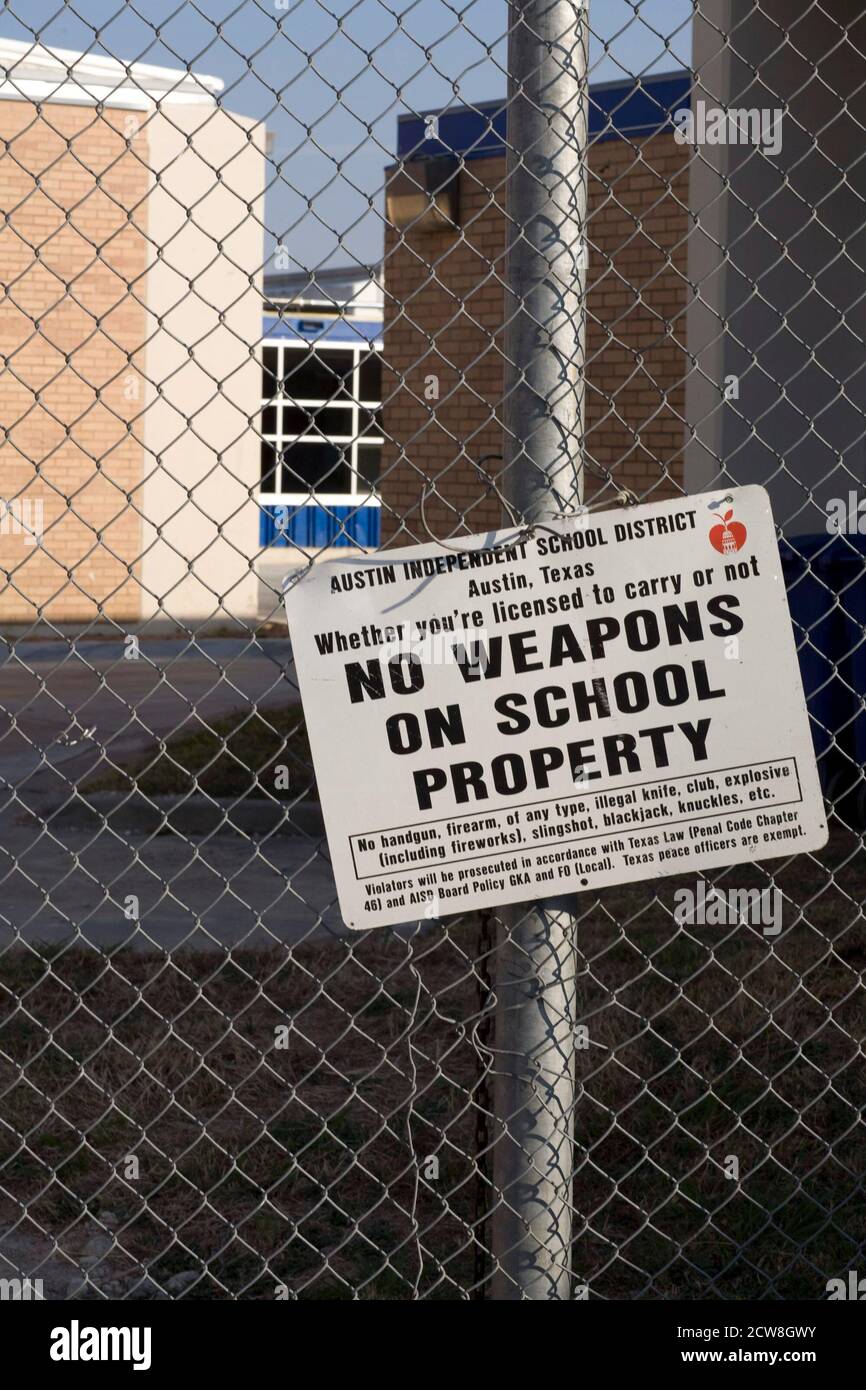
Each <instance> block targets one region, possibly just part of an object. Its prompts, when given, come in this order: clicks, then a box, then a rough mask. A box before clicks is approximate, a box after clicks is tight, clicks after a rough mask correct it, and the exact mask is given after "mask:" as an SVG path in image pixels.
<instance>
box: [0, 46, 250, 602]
mask: <svg viewBox="0 0 866 1390" xmlns="http://www.w3.org/2000/svg"><path fill="white" fill-rule="evenodd" d="M221 89H222V82H221V81H219V80H218V79H216V78H212V77H208V76H205V75H203V74H198V73H190V72H187V71H186V70H183V71H181V70H174V69H170V68H162V67H154V66H151V65H148V64H143V63H134V64H132V65H131V66H129V67H127V66H126V65H124V64H122V63H120V62H118V61H116V60H115V59H113V58H107V57H97V56H92V55H90V54H86V55H82V54H80V53H74V52H68V51H63V50H57V49H52V50H51V51H48V50H47V49H45V48H42V47H39V46H38V45H34V44H29V43H23V42H17V41H12V40H8V39H3V40H2V41H0V139H2V142H3V143H2V146H0V191H2V206H3V209H4V212H5V221H4V223H3V225H2V227H0V275H2V285H3V297H2V303H0V355H2V358H3V361H4V371H3V373H2V378H0V402H2V416H0V418H2V423H3V427H4V428H3V433H2V438H0V480H2V482H0V491H2V503H3V506H2V516H0V575H2V590H0V620H2V621H3V622H4V623H29V622H32V621H34V620H35V618H36V617H37V615H38V614H39V613H40V612H41V613H42V615H43V616H45V617H47V618H49V619H50V620H51V621H54V622H65V621H70V622H81V621H88V620H92V619H95V618H99V617H100V616H107V617H109V618H112V619H115V620H118V621H136V620H144V619H148V618H150V617H153V616H154V615H167V616H172V617H182V618H184V619H185V620H192V621H198V620H202V619H206V618H209V617H211V616H214V615H217V616H218V615H220V614H221V613H230V614H234V615H238V614H254V613H255V612H256V608H257V602H258V588H257V580H256V576H255V574H254V573H253V572H252V570H251V568H250V557H251V554H252V553H254V550H255V546H256V541H257V533H256V527H255V505H254V503H252V502H251V497H252V496H253V494H254V492H255V490H256V488H257V486H258V482H259V467H260V459H259V441H258V433H257V421H258V415H259V411H260V405H261V366H260V361H259V359H258V344H259V341H260V338H261V331H262V297H261V296H262V291H261V265H262V260H263V236H262V228H263V223H264V205H263V204H264V200H263V190H264V185H265V177H264V129H263V127H262V126H261V125H260V124H257V123H256V122H255V121H252V120H250V119H249V118H247V117H244V116H240V115H238V114H237V113H236V112H233V111H230V110H228V109H226V108H225V107H224V106H221V105H220V104H219V103H218V101H217V96H218V94H219V92H220V91H221ZM217 171H218V173H219V178H217Z"/></svg>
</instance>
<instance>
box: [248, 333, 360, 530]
mask: <svg viewBox="0 0 866 1390" xmlns="http://www.w3.org/2000/svg"><path fill="white" fill-rule="evenodd" d="M316 347H321V349H322V351H323V352H339V353H345V355H346V359H347V366H348V362H349V359H351V363H352V373H351V377H349V375H348V373H347V374H346V378H345V379H346V386H347V388H348V390H349V394H350V399H349V400H330V399H328V400H326V399H320V400H313V399H310V398H308V397H303V398H302V397H298V396H293V395H291V394H289V393H280V394H278V395H276V396H270V397H266V396H262V401H261V408H262V410H264V409H265V408H266V407H267V406H270V405H276V406H277V407H278V409H279V407H280V406H286V405H290V406H298V407H300V408H301V409H308V410H310V411H313V410H331V409H335V410H343V411H345V413H346V416H347V417H348V419H349V421H350V427H351V432H350V433H347V434H339V435H337V434H328V435H326V434H324V433H323V432H322V431H321V430H313V431H311V432H310V433H306V434H285V433H283V431H282V421H283V415H282V411H281V410H280V411H279V414H278V416H277V423H278V425H279V426H280V429H279V431H278V433H276V434H266V433H265V431H264V429H262V431H261V440H262V442H263V443H265V444H271V445H273V447H274V448H275V449H276V450H277V451H278V452H279V451H280V450H283V449H286V448H287V447H288V446H289V445H291V444H298V443H303V442H305V441H309V442H311V443H317V444H321V443H326V444H335V445H337V446H339V447H343V448H345V450H346V462H347V463H348V465H349V477H350V482H351V487H352V491H351V492H315V491H313V490H310V491H309V492H299V491H293V492H284V491H281V490H277V491H275V492H264V491H263V490H262V488H261V485H260V486H259V487H258V488H257V490H256V494H255V496H256V501H257V502H259V503H261V504H262V505H263V506H292V507H300V506H304V505H308V506H312V505H315V504H317V503H319V504H321V505H323V506H331V507H336V506H351V505H353V504H354V505H355V506H359V507H360V506H365V507H380V506H381V505H382V504H381V499H380V497H379V495H378V493H377V492H376V490H375V488H374V487H372V486H371V484H370V483H367V482H365V481H364V480H363V479H362V478H361V476H360V474H359V472H358V445H359V444H375V445H378V447H379V448H381V447H382V445H383V444H384V443H385V439H384V436H383V435H381V434H364V435H361V434H360V423H359V412H360V411H362V410H381V409H382V402H381V400H378V401H370V400H361V398H360V394H359V393H360V389H361V375H360V371H361V360H362V358H363V357H364V356H365V355H366V354H367V353H368V352H378V351H381V347H382V344H381V341H380V340H379V339H376V340H375V341H372V342H370V343H369V344H361V343H338V342H334V341H333V340H329V339H327V338H326V337H323V338H321V339H319V340H316V341H313V342H310V341H309V340H307V339H305V338H264V339H263V340H262V349H264V348H278V349H279V351H278V354H277V373H276V375H277V381H278V382H281V381H283V380H284V378H285V372H284V361H285V358H284V353H285V352H286V351H289V352H297V350H298V348H304V349H306V350H307V351H309V350H310V349H311V348H313V349H315V348H316ZM261 365H262V372H264V357H263V358H262V364H261ZM290 388H291V384H290ZM280 481H282V479H280Z"/></svg>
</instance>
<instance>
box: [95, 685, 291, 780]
mask: <svg viewBox="0 0 866 1390" xmlns="http://www.w3.org/2000/svg"><path fill="white" fill-rule="evenodd" d="M281 766H282V767H285V768H286V769H287V770H288V775H287V776H285V777H281V778H278V777H277V768H278V767H281ZM280 783H283V785H280ZM135 788H138V790H139V791H141V792H143V793H144V794H145V795H147V796H177V795H183V794H184V793H188V792H192V791H196V790H198V791H202V792H205V793H207V795H208V796H213V797H231V798H239V797H244V796H252V797H266V796H269V797H275V798H276V799H277V800H280V801H289V800H291V801H295V800H297V798H298V791H299V788H301V789H306V791H307V794H308V795H311V796H315V790H316V788H315V778H314V775H313V760H312V756H311V754H310V745H309V743H308V741H307V731H306V726H305V724H304V716H303V712H302V710H301V706H300V705H299V704H291V705H284V706H279V707H276V708H274V709H266V710H261V711H255V712H251V711H250V710H248V709H242V710H234V711H233V712H232V713H231V714H227V715H223V716H222V717H221V718H219V719H213V720H210V721H209V722H208V723H207V724H204V723H203V722H202V721H201V720H200V719H198V718H196V717H193V718H191V719H189V720H187V722H186V724H185V726H184V727H183V728H182V729H181V731H180V732H179V733H177V734H174V735H173V736H172V737H171V738H170V739H166V740H163V741H162V742H160V743H154V744H153V747H152V748H150V749H148V750H147V751H146V752H144V753H139V754H137V755H136V757H134V758H132V759H130V760H129V761H128V762H125V763H124V764H123V766H122V767H117V768H109V769H107V770H105V771H101V772H97V773H96V774H95V775H94V776H93V777H91V778H90V779H89V781H88V782H87V783H86V784H85V787H84V790H85V791H89V792H94V791H133V790H134V789H135Z"/></svg>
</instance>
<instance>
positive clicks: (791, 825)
mask: <svg viewBox="0 0 866 1390" xmlns="http://www.w3.org/2000/svg"><path fill="white" fill-rule="evenodd" d="M286 608H287V613H288V620H289V631H290V635H291V639H292V646H293V651H294V658H295V662H296V668H297V673H298V680H299V682H300V689H301V696H302V700H303V706H304V714H305V717H306V723H307V729H308V733H309V737H310V744H311V747H312V752H313V760H314V764H315V770H316V778H317V782H318V788H319V795H320V798H321V803H322V810H323V814H324V819H325V828H326V830H327V835H328V844H329V847H330V852H331V859H332V862H333V867H334V875H335V878H336V884H337V891H338V894H339V899H340V907H341V911H342V915H343V918H344V920H345V922H346V923H347V925H348V926H350V927H356V928H362V927H373V926H383V925H386V924H389V923H398V922H408V921H412V920H416V919H418V918H423V917H425V916H426V917H440V916H446V915H448V914H451V913H459V912H465V911H469V910H473V909H477V908H483V907H492V906H495V905H496V904H500V903H509V902H517V901H521V900H530V899H535V898H539V897H546V896H549V895H557V894H563V893H570V892H591V891H594V890H596V889H599V888H603V887H605V886H607V885H609V884H613V883H626V882H629V881H631V880H637V879H649V878H658V877H661V876H663V875H666V874H682V873H686V872H692V871H695V870H703V869H710V868H714V867H718V866H720V865H723V864H731V863H740V862H743V861H746V860H752V859H768V858H772V857H773V856H776V855H791V854H795V853H801V852H803V851H805V850H814V849H818V848H819V847H820V846H821V845H823V844H825V843H826V839H827V823H826V817H825V814H824V806H823V802H822V798H821V791H820V786H819V781H818V773H817V768H816V765H815V755H814V751H813V747H812V740H811V736H810V733H809V723H808V717H807V713H806V705H805V700H804V697H803V688H802V684H801V680H800V672H799V668H798V664H797V656H796V651H795V647H794V639H793V634H792V630H791V620H790V617H789V614H788V606H787V598H786V594H785V587H784V584H783V581H782V573H781V565H780V561H779V551H778V547H777V543H776V536H775V530H774V526H773V519H772V515H771V512H770V502H769V497H768V496H767V493H766V491H765V490H764V489H763V488H760V487H743V488H735V489H733V490H732V491H731V492H730V493H724V494H722V493H720V494H717V495H716V494H705V495H702V496H698V497H689V498H682V499H679V500H675V501H671V502H662V503H653V504H650V505H647V506H638V507H631V508H627V509H623V508H618V509H617V510H615V511H610V512H604V513H595V514H592V513H584V514H583V515H581V516H579V517H574V518H569V519H568V520H567V521H564V522H562V523H556V524H553V525H550V526H548V525H545V526H543V527H538V528H535V529H533V530H531V531H527V530H519V531H518V530H511V531H500V532H497V533H495V534H490V535H487V536H474V537H468V538H466V539H465V540H460V541H459V542H458V543H454V544H453V545H451V544H450V543H449V547H448V548H445V547H443V546H441V545H437V544H435V543H431V544H430V545H423V546H413V547H411V548H408V549H404V550H393V551H381V552H379V553H378V554H375V555H371V556H359V555H358V554H356V553H352V552H347V554H346V556H345V558H343V557H341V558H340V559H339V560H333V561H328V562H325V563H321V564H317V565H315V566H313V567H312V568H311V569H310V570H309V571H308V572H307V573H306V574H305V576H304V577H303V578H302V579H301V580H299V581H298V582H297V583H296V584H295V586H294V587H293V588H292V589H291V590H290V591H289V592H288V594H287V597H286Z"/></svg>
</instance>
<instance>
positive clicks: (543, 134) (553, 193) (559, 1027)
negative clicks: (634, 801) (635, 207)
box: [491, 0, 588, 1299]
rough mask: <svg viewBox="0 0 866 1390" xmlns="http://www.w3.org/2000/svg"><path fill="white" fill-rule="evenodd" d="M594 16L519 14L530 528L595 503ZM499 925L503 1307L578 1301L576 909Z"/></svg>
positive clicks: (516, 476)
mask: <svg viewBox="0 0 866 1390" xmlns="http://www.w3.org/2000/svg"><path fill="white" fill-rule="evenodd" d="M587 21H588V16H587V9H586V6H584V5H583V4H582V3H581V0H512V3H511V5H510V22H511V28H510V34H509V48H508V73H509V104H508V151H509V153H508V160H509V168H508V181H507V205H506V207H507V234H508V238H509V249H508V258H507V271H506V286H507V288H506V295H505V310H506V330H505V353H506V358H507V362H506V392H507V394H506V402H505V444H504V451H503V452H504V457H505V469H504V490H505V496H506V501H507V502H508V503H509V505H510V508H511V511H512V512H513V513H514V514H515V515H516V516H518V517H519V518H521V519H523V520H525V521H529V522H531V521H544V520H545V519H548V518H550V517H552V516H556V515H558V514H561V513H562V512H564V511H574V509H575V506H576V505H577V504H578V503H580V502H581V501H582V498H583V481H582V468H581V451H582V429H583V362H584V334H585V304H584V300H585V289H586V252H585V220H586V158H587V116H588V89H587V62H586V57H587V54H586V48H587V43H588V22H587ZM502 916H503V926H502V933H501V938H500V944H499V950H498V952H497V961H498V966H497V981H496V993H497V1021H496V1083H495V1087H496V1103H495V1109H496V1123H497V1141H496V1144H495V1148H494V1192H495V1200H496V1202H497V1203H498V1206H497V1208H496V1210H495V1212H494V1215H493V1218H492V1223H491V1231H492V1249H493V1257H494V1268H493V1278H492V1297H493V1298H494V1299H524V1298H527V1299H567V1298H569V1297H570V1296H571V1224H572V1190H571V1187H572V1160H573V1140H572V1127H573V1108H574V1087H575V1068H574V1051H575V939H574V933H575V922H574V917H573V916H572V914H571V912H570V911H569V910H568V900H564V899H548V900H546V901H545V902H543V903H522V904H520V905H519V906H518V907H514V908H508V909H506V910H505V911H504V912H503V915H502Z"/></svg>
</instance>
